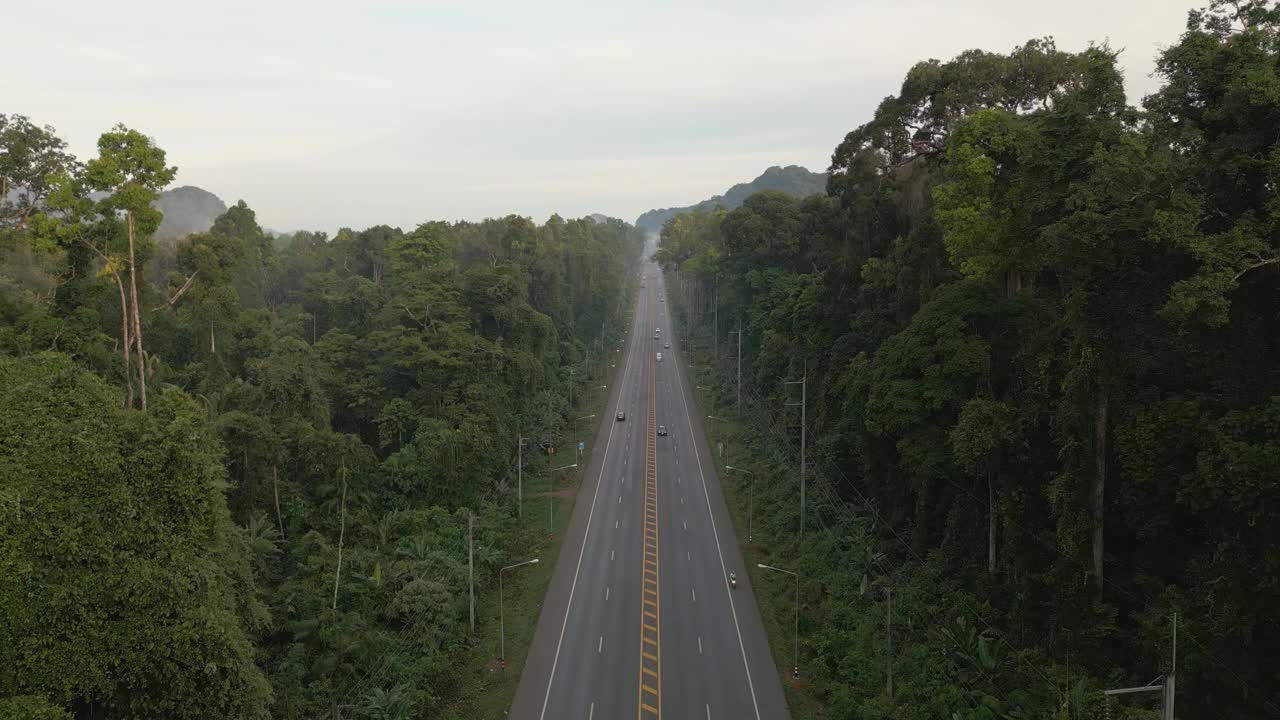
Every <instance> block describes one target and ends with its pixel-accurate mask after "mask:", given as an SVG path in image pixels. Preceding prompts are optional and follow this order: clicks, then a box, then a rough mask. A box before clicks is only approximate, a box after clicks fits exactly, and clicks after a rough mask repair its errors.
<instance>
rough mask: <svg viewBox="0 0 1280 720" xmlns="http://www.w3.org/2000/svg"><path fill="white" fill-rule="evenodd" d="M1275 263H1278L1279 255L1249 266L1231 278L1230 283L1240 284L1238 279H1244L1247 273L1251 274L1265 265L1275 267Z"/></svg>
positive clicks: (1279, 260) (1279, 261)
mask: <svg viewBox="0 0 1280 720" xmlns="http://www.w3.org/2000/svg"><path fill="white" fill-rule="evenodd" d="M1277 263H1280V255H1277V256H1276V257H1273V258H1268V259H1266V260H1263V261H1262V262H1257V263H1254V264H1253V265H1250V266H1249V267H1247V268H1245V269H1243V270H1241V271H1240V272H1238V273H1236V276H1235V277H1233V278H1231V282H1240V278H1242V277H1244V276H1245V275H1247V274H1248V273H1251V272H1253V271H1254V270H1257V269H1258V268H1260V267H1266V266H1267V265H1275V264H1277Z"/></svg>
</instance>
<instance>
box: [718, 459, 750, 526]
mask: <svg viewBox="0 0 1280 720" xmlns="http://www.w3.org/2000/svg"><path fill="white" fill-rule="evenodd" d="M724 469H725V470H733V471H735V472H740V473H746V474H748V475H750V476H751V482H750V483H749V484H748V485H747V488H748V489H747V542H751V518H752V515H753V513H752V509H753V508H754V507H755V504H756V502H755V501H756V474H755V473H753V472H751V471H750V470H743V469H742V468H739V467H734V466H732V465H725V466H724Z"/></svg>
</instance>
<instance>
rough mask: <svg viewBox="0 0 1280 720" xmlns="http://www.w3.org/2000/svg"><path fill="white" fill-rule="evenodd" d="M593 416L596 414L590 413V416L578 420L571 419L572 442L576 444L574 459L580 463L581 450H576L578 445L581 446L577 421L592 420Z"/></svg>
mask: <svg viewBox="0 0 1280 720" xmlns="http://www.w3.org/2000/svg"><path fill="white" fill-rule="evenodd" d="M595 416H596V414H595V413H591V414H590V415H583V416H582V417H578V418H574V419H573V442H574V443H576V445H574V453H576V454H575V455H574V457H576V458H577V459H578V460H579V461H581V460H582V451H581V450H579V449H577V448H578V446H579V445H581V444H582V439H581V438H579V437H578V421H579V420H590V419H591V418H593V417H595Z"/></svg>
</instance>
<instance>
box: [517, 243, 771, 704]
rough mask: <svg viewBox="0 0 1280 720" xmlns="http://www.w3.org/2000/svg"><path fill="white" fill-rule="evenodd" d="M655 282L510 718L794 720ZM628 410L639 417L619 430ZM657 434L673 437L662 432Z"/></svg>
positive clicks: (638, 316) (650, 270)
mask: <svg viewBox="0 0 1280 720" xmlns="http://www.w3.org/2000/svg"><path fill="white" fill-rule="evenodd" d="M644 272H645V275H646V276H647V279H648V282H647V287H646V288H644V289H643V290H642V291H641V293H640V294H639V297H638V298H637V305H636V311H635V313H634V316H633V321H632V326H631V331H630V333H629V339H628V342H627V349H626V352H625V355H624V357H625V360H624V361H623V362H621V363H619V365H620V366H621V367H620V368H619V370H618V375H617V381H616V382H615V385H614V387H613V388H612V389H611V400H610V405H609V408H610V410H609V413H608V416H607V417H606V418H605V419H604V421H603V422H602V423H601V426H600V429H599V431H598V433H597V437H596V443H595V446H594V448H593V452H592V457H591V459H590V462H589V465H588V468H587V471H586V475H585V476H584V478H585V479H584V481H583V483H582V487H581V488H580V490H579V493H578V502H577V503H576V505H575V509H574V513H573V517H572V518H571V520H570V525H569V531H568V535H567V537H566V539H565V545H564V548H563V550H562V552H561V554H560V559H559V561H558V563H557V566H556V569H555V572H554V574H553V577H552V581H551V586H550V588H549V590H548V593H547V597H546V600H545V602H544V604H543V609H542V613H541V616H540V617H539V621H538V627H537V629H536V631H535V634H534V639H533V646H532V648H531V650H530V653H529V657H528V660H527V661H526V665H525V668H524V671H523V673H522V675H521V678H520V684H519V686H518V688H517V692H516V697H515V701H514V703H513V706H512V710H511V716H512V717H515V718H522V719H532V718H536V719H537V720H548V719H549V718H556V719H559V718H587V719H588V720H594V719H595V718H631V717H636V718H638V720H647V719H648V718H658V717H662V716H664V715H665V716H666V717H668V718H697V719H699V720H701V719H702V718H708V717H711V718H734V719H737V718H756V719H757V720H763V719H769V720H772V719H774V718H787V717H789V714H788V712H787V708H786V705H785V701H784V700H783V697H782V689H781V683H780V680H779V674H778V672H777V670H776V668H775V667H774V665H773V662H772V659H771V656H770V655H769V649H768V644H767V639H766V637H765V635H764V630H763V626H762V624H761V622H760V618H759V612H758V610H757V608H756V605H755V602H754V598H753V597H752V595H751V590H750V585H749V581H748V580H747V578H746V573H745V572H744V571H743V567H742V558H741V554H740V553H739V551H738V546H737V541H736V539H735V538H734V535H733V529H732V524H731V523H730V521H729V517H728V512H727V510H726V508H725V506H724V501H723V497H722V496H721V494H720V491H719V484H718V480H717V476H716V473H715V468H714V463H713V460H712V457H711V455H710V451H709V448H708V447H707V443H706V438H705V435H704V434H703V432H702V424H701V422H700V421H699V420H698V418H697V417H696V416H695V410H694V406H693V405H692V396H691V395H690V394H689V393H690V389H689V388H688V387H687V382H686V379H685V378H684V377H683V376H682V374H681V368H680V365H679V360H678V357H679V344H678V341H676V340H675V339H674V338H672V335H673V333H672V332H671V328H670V322H669V315H668V313H667V310H666V307H667V306H666V303H665V302H661V301H660V298H662V297H663V293H664V284H663V282H662V279H661V275H660V274H659V273H658V272H657V269H656V266H654V265H652V264H646V266H645V271H644ZM657 327H660V328H661V330H662V331H661V336H662V339H661V340H659V341H655V340H654V337H653V335H654V333H653V330H654V329H655V328H657ZM668 340H670V342H671V344H672V347H671V349H669V350H668V349H665V348H663V347H662V346H663V344H664V343H665V342H667V341H668ZM657 352H662V353H663V360H662V361H661V362H658V361H657V359H656V353H657ZM651 398H652V401H651ZM619 409H622V410H625V412H626V413H627V419H626V421H625V422H617V421H616V420H614V413H616V412H617V410H619ZM651 409H652V411H653V412H652V415H650V410H651ZM657 424H663V425H666V427H667V428H668V430H669V431H670V432H669V435H667V436H666V437H661V438H659V437H656V436H655V434H654V429H655V426H656V425H657ZM646 470H648V473H646ZM729 569H733V570H734V571H735V572H737V574H738V577H739V586H738V589H737V590H732V591H731V590H730V589H729V587H728V584H727V572H728V570H729Z"/></svg>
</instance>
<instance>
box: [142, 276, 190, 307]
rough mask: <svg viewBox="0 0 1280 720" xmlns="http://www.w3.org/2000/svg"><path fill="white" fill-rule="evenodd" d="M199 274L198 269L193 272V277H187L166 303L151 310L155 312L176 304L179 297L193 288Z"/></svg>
mask: <svg viewBox="0 0 1280 720" xmlns="http://www.w3.org/2000/svg"><path fill="white" fill-rule="evenodd" d="M199 274H200V271H199V270H196V271H195V272H193V273H191V277H189V278H187V281H186V282H185V283H183V284H182V287H180V288H178V292H176V293H174V294H173V295H172V296H171V297H170V298H169V299H168V300H166V301H165V304H164V305H157V306H155V307H153V308H151V312H155V311H157V310H163V309H165V308H167V307H173V306H174V305H175V304H177V302H178V299H179V298H181V297H182V296H183V295H185V294H186V293H187V291H188V290H190V289H191V283H193V282H195V280H196V275H199Z"/></svg>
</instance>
